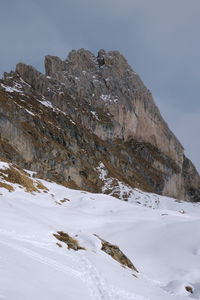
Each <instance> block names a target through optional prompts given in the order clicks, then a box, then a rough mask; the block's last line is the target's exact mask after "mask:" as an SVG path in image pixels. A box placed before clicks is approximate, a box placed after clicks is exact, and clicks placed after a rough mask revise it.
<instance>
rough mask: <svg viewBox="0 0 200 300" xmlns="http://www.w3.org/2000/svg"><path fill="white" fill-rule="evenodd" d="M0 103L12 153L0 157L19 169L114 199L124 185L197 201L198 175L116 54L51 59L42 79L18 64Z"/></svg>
mask: <svg viewBox="0 0 200 300" xmlns="http://www.w3.org/2000/svg"><path fill="white" fill-rule="evenodd" d="M0 99H1V101H2V106H1V113H2V116H3V117H2V118H1V119H0V125H1V138H2V140H4V142H5V141H6V143H7V144H8V145H9V146H10V147H12V149H13V150H12V153H15V156H13V155H14V154H12V155H11V154H9V155H8V154H6V153H5V151H4V150H3V148H1V149H2V150H1V151H2V155H4V156H6V157H7V158H8V157H10V159H15V160H17V163H18V164H20V165H21V166H22V167H28V168H30V169H32V170H34V171H37V172H38V174H40V176H43V177H45V178H46V177H48V178H54V179H56V180H57V181H59V182H61V183H63V184H66V185H68V186H69V185H71V184H72V185H73V186H77V187H79V188H84V189H87V190H90V191H95V192H97V191H101V190H102V189H105V191H107V192H111V193H114V194H116V195H117V194H118V192H117V186H118V185H119V184H121V183H123V184H126V185H127V186H129V187H138V188H141V189H143V190H146V191H150V192H156V193H159V194H164V195H169V196H174V197H176V198H179V199H186V200H192V201H199V200H200V178H199V175H198V173H197V172H196V170H195V168H194V166H193V165H192V163H191V162H190V161H189V160H187V159H186V158H185V156H184V149H183V147H182V145H181V144H180V142H179V141H178V139H177V138H176V137H175V136H174V134H173V133H172V132H171V131H170V129H169V128H168V125H167V124H166V122H165V121H164V120H163V118H162V116H161V114H160V112H159V110H158V108H157V106H156V104H155V102H154V99H153V97H152V95H151V92H150V91H149V90H148V89H147V88H146V87H145V85H144V83H143V82H142V80H141V79H140V77H139V76H138V75H137V74H136V73H135V72H134V70H133V69H132V68H131V66H129V65H128V63H127V61H126V59H125V58H124V57H123V55H122V54H120V53H119V52H118V51H109V52H106V51H105V50H103V49H101V50H100V51H99V52H98V55H97V56H95V55H93V54H92V53H91V52H90V51H88V50H85V49H79V50H77V51H75V50H72V51H71V52H70V53H69V55H68V57H67V59H66V60H61V59H60V58H59V57H56V56H50V55H48V56H46V57H45V75H44V74H42V73H40V72H39V71H37V70H36V69H35V68H33V67H32V66H28V65H25V64H24V63H19V64H17V66H16V72H11V73H10V74H7V75H6V76H4V80H2V81H1V82H0ZM8 105H9V107H10V108H8ZM12 111H15V119H13V115H12ZM5 126H6V127H5ZM4 128H7V129H6V130H5V129H4ZM36 141H37V142H36ZM22 145H24V146H22ZM25 151H26V152H25ZM16 152H17V153H16ZM16 157H17V159H16ZM100 166H101V168H100ZM102 166H103V167H102ZM102 168H103V169H102ZM100 170H104V173H105V174H107V175H106V177H104V178H103V179H102V177H101V176H100ZM188 178H193V180H188ZM106 180H107V181H108V182H109V183H110V185H109V188H108V184H106V183H105V181H106ZM105 186H107V188H105ZM113 191H115V192H113ZM125 194H126V196H125V198H127V197H128V196H127V193H125ZM118 196H119V195H118ZM120 197H121V196H120ZM122 198H123V197H122Z"/></svg>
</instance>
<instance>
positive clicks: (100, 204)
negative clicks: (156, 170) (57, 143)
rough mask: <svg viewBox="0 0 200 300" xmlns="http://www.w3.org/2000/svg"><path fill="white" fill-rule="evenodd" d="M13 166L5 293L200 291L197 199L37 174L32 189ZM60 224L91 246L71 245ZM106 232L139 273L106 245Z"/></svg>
mask: <svg viewBox="0 0 200 300" xmlns="http://www.w3.org/2000/svg"><path fill="white" fill-rule="evenodd" d="M8 168H10V167H9V165H8V164H7V163H3V162H2V163H1V165H0V169H1V172H2V173H1V174H0V175H1V182H2V183H4V186H5V187H6V188H4V187H3V184H2V187H1V188H0V193H1V194H0V299H7V300H27V299H29V300H35V299H39V300H47V299H48V300H55V299H59V300H62V299H63V300H64V299H68V300H79V299H82V300H89V299H91V300H96V299H97V300H101V299H104V300H115V299H116V300H117V299H118V300H128V299H130V300H131V299H133V300H147V299H148V300H185V299H190V298H192V299H200V234H199V228H200V206H199V205H198V204H192V203H186V202H177V201H176V200H175V199H172V198H166V197H161V196H158V195H155V194H148V193H143V192H141V191H139V190H134V191H133V192H132V194H131V198H130V200H129V201H127V202H125V201H121V200H118V199H116V198H114V197H112V196H108V195H104V194H91V193H88V192H84V191H77V190H71V189H68V188H65V187H63V186H61V185H58V184H56V183H52V182H47V181H43V180H40V181H38V180H36V179H34V178H33V179H31V178H30V180H32V182H33V186H32V188H31V189H30V188H27V185H26V184H25V185H24V184H23V183H24V181H23V182H22V184H20V181H19V182H18V183H14V182H16V181H17V180H13V177H12V176H11V174H10V172H7V171H6V170H7V169H8ZM6 172H7V173H8V174H7V173H6ZM18 172H21V171H20V170H18ZM6 174H7V175H6ZM31 175H33V174H31ZM6 176H8V177H9V178H6ZM24 176H27V174H26V175H24ZM6 182H7V184H8V185H9V186H12V187H13V189H14V191H10V192H9V188H8V186H6V185H5V184H6ZM29 183H30V182H29ZM34 186H35V187H37V188H36V189H35V190H34V188H33V187H34ZM29 187H30V185H29ZM45 187H46V189H45ZM10 190H11V189H10ZM57 231H63V232H65V233H67V234H69V235H70V236H71V237H73V238H75V239H76V240H77V241H78V243H79V244H80V246H81V247H84V248H85V250H79V251H74V250H73V249H70V250H69V249H68V247H67V245H66V244H65V243H64V242H62V241H58V240H57V239H56V237H55V236H54V235H53V234H55V233H56V232H57ZM98 237H99V238H98ZM100 238H101V239H103V240H105V241H108V242H109V243H111V244H114V245H117V246H118V247H119V248H120V249H121V251H123V253H124V254H125V255H126V256H127V257H128V258H129V259H130V260H131V261H132V263H133V264H134V266H135V267H136V268H137V270H138V273H137V272H135V271H134V270H132V269H129V268H125V267H122V265H120V263H119V262H118V261H116V260H114V259H113V258H112V257H111V256H110V255H108V254H107V253H105V252H103V251H102V250H101V247H102V242H101V239H100ZM186 286H189V287H191V288H192V289H193V293H190V292H188V291H186V289H185V287H186Z"/></svg>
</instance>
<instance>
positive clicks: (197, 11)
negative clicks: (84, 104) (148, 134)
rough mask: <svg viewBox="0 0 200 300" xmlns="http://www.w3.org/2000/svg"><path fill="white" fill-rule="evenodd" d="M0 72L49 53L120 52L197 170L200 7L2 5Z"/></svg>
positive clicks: (73, 1)
mask: <svg viewBox="0 0 200 300" xmlns="http://www.w3.org/2000/svg"><path fill="white" fill-rule="evenodd" d="M0 4H1V8H0V38H1V46H0V73H1V74H2V72H4V71H7V72H9V71H10V70H11V69H15V65H16V63H17V62H19V61H23V62H25V63H27V64H31V65H33V66H34V67H36V68H37V69H39V70H40V71H42V72H43V71H44V67H43V60H44V56H45V55H47V54H51V55H57V56H59V57H61V58H63V59H64V58H66V57H67V54H68V52H69V51H70V50H71V49H78V48H86V49H88V50H90V51H92V52H93V53H94V54H97V51H98V50H99V49H101V48H103V49H105V50H119V51H120V52H121V53H122V54H123V55H124V56H125V57H126V58H127V60H128V62H129V63H130V65H131V66H132V67H133V69H134V70H135V71H136V72H137V73H138V74H139V75H140V77H141V78H142V80H143V81H144V83H145V84H146V85H147V87H148V88H149V89H150V90H151V92H152V94H153V96H154V99H155V102H156V103H157V105H158V106H159V108H160V110H161V113H162V115H163V117H164V118H165V120H166V121H167V123H168V125H169V127H170V128H171V130H172V131H173V132H174V133H175V135H176V136H177V137H178V139H179V140H180V142H181V143H182V144H183V146H184V148H185V153H186V155H187V156H188V157H189V158H190V159H191V160H192V161H193V162H194V164H195V166H196V168H197V169H198V170H199V171H200V159H199V152H200V139H199V136H198V132H199V131H200V101H199V87H200V38H199V37H200V0H56V1H55V0H0Z"/></svg>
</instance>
